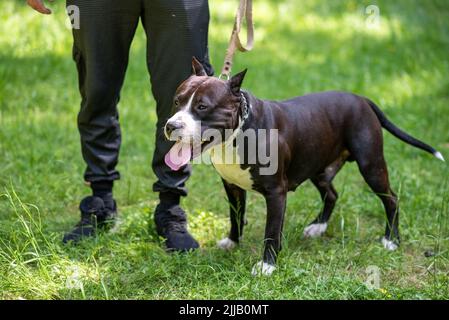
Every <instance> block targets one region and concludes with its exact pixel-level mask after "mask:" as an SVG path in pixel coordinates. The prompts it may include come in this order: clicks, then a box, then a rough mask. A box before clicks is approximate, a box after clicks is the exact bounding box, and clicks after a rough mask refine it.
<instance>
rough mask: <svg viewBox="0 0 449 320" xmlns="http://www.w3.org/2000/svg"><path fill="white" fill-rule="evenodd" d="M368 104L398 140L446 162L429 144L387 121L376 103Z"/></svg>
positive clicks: (369, 102)
mask: <svg viewBox="0 0 449 320" xmlns="http://www.w3.org/2000/svg"><path fill="white" fill-rule="evenodd" d="M366 102H368V104H369V105H370V106H371V109H372V110H373V111H374V113H375V114H376V116H377V118H378V119H379V121H380V124H381V125H382V127H383V128H384V129H386V130H387V131H388V132H390V133H391V134H392V135H394V136H395V137H396V138H398V139H400V140H402V141H404V142H405V143H408V144H410V145H412V146H414V147H416V148H418V149H421V150H424V151H427V152H429V153H431V154H432V155H433V156H434V157H435V158H437V159H439V160H441V161H445V160H444V157H443V155H442V154H441V152H439V151H437V150H435V149H434V148H433V147H431V146H429V145H428V144H426V143H424V142H422V141H420V140H418V139H416V138H413V137H412V136H411V135H409V134H408V133H406V132H404V131H402V130H401V129H399V128H398V127H396V126H395V125H394V124H393V123H392V122H391V121H390V120H388V119H387V117H386V116H385V114H384V113H383V112H382V110H380V108H379V107H378V106H377V105H376V104H375V103H374V102H372V101H371V100H369V99H366Z"/></svg>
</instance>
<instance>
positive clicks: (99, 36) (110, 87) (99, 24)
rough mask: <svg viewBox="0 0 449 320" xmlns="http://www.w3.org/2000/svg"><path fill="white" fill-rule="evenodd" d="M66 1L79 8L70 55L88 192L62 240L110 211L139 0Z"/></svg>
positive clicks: (85, 232) (86, 231)
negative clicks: (78, 101) (75, 76)
mask: <svg viewBox="0 0 449 320" xmlns="http://www.w3.org/2000/svg"><path fill="white" fill-rule="evenodd" d="M67 5H68V6H69V5H75V6H77V7H78V8H79V12H80V28H79V29H74V30H73V38H74V44H73V58H74V60H75V62H76V66H77V69H78V79H79V90H80V93H81V98H82V101H81V109H80V112H79V114H78V129H79V132H80V137H81V150H82V155H83V159H84V161H85V162H86V171H85V174H84V179H85V181H87V182H88V183H90V185H91V187H92V191H93V196H92V197H88V198H86V199H84V200H83V201H82V203H81V205H80V209H81V212H82V221H81V223H80V224H78V225H77V227H76V228H75V229H74V230H72V231H71V232H70V233H68V234H66V236H65V237H64V242H67V241H78V240H79V239H80V238H81V237H82V236H91V235H93V234H94V231H95V226H92V224H93V223H92V219H91V218H92V216H95V218H96V219H95V220H96V221H98V222H99V223H101V222H103V220H105V219H107V218H113V217H114V216H115V213H116V205H115V202H114V200H113V198H112V186H113V181H114V180H117V179H119V178H120V175H119V172H118V171H117V170H116V165H117V162H118V155H119V149H120V142H121V135H120V126H119V117H118V111H117V104H118V101H119V96H120V90H121V87H122V84H123V80H124V77H125V72H126V68H127V65H128V54H129V48H130V44H131V41H132V39H133V37H134V33H135V30H136V27H137V24H138V22H139V18H140V13H141V1H140V0H129V1H122V0H95V1H91V0H68V1H67ZM86 211H88V212H86Z"/></svg>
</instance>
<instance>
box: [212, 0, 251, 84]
mask: <svg viewBox="0 0 449 320" xmlns="http://www.w3.org/2000/svg"><path fill="white" fill-rule="evenodd" d="M244 19H245V20H246V35H247V36H246V45H243V44H242V41H241V40H240V36H239V34H240V31H241V29H242V25H243V21H244ZM253 46H254V23H253V1H252V0H240V4H239V8H238V10H237V14H236V16H235V22H234V29H233V30H232V35H231V40H230V41H229V46H228V49H227V50H226V56H225V61H224V65H223V69H222V70H221V74H220V76H219V78H220V79H222V78H225V79H229V77H230V75H231V70H232V61H233V58H234V55H235V52H236V51H237V49H238V50H239V51H241V52H246V51H251V50H252V49H253Z"/></svg>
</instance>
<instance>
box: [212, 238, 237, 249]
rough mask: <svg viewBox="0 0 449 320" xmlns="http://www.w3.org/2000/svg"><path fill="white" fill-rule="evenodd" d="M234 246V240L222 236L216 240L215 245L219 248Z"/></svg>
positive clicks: (231, 247)
mask: <svg viewBox="0 0 449 320" xmlns="http://www.w3.org/2000/svg"><path fill="white" fill-rule="evenodd" d="M236 246H237V243H235V242H234V241H232V240H231V239H229V238H224V239H221V240H220V241H218V242H217V247H219V248H220V249H223V250H232V249H234V248H235V247H236Z"/></svg>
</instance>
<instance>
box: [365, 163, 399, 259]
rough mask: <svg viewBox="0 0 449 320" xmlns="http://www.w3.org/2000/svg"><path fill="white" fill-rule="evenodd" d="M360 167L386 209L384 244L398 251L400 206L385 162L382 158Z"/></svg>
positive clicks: (389, 248) (387, 247)
mask: <svg viewBox="0 0 449 320" xmlns="http://www.w3.org/2000/svg"><path fill="white" fill-rule="evenodd" d="M358 165H359V169H360V172H361V173H362V175H363V177H364V178H365V181H366V182H367V183H368V185H369V186H370V188H371V190H373V192H374V193H375V194H377V196H379V198H380V199H381V200H382V203H383V205H384V207H385V212H386V214H387V226H386V229H385V237H384V238H382V244H383V246H384V247H385V248H386V249H388V250H390V251H393V250H396V249H397V248H398V246H399V243H400V236H399V206H398V199H397V196H396V194H395V193H394V192H393V191H392V190H391V188H390V183H389V179H388V169H387V165H386V163H385V160H384V158H383V156H382V157H380V158H377V160H376V161H368V162H358Z"/></svg>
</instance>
